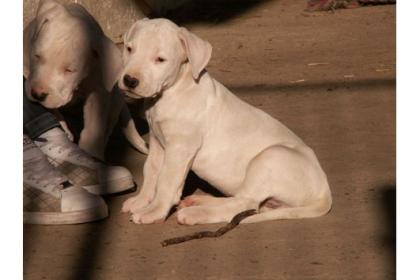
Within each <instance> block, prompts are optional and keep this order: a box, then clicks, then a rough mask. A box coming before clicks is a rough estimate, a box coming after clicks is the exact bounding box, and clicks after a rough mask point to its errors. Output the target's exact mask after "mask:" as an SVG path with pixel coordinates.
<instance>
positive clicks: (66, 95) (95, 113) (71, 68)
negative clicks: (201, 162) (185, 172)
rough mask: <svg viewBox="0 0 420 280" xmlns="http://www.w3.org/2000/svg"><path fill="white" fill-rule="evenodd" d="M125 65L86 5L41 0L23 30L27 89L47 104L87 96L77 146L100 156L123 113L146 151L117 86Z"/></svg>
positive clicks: (133, 138) (130, 135) (131, 136)
mask: <svg viewBox="0 0 420 280" xmlns="http://www.w3.org/2000/svg"><path fill="white" fill-rule="evenodd" d="M121 66H122V58H121V52H120V51H119V49H118V48H117V47H116V46H115V45H114V43H113V42H112V41H111V40H110V39H108V38H107V37H106V36H105V35H104V33H103V31H102V29H101V27H100V26H99V25H98V23H97V22H96V21H95V19H94V18H93V17H92V16H91V15H90V14H89V13H88V12H87V11H86V10H85V9H84V8H83V7H82V6H80V5H77V4H71V5H68V6H63V5H61V4H58V3H56V2H55V1H52V0H43V1H40V4H39V6H38V11H37V15H36V17H35V18H34V19H33V20H32V21H31V22H30V24H29V25H28V26H27V27H26V28H25V30H24V76H25V77H26V78H27V80H26V83H25V91H26V94H27V96H28V98H29V99H30V100H32V101H37V102H39V103H41V104H42V105H43V106H44V107H46V108H49V109H56V108H60V107H62V106H64V105H67V104H69V103H71V102H72V101H75V100H83V101H84V107H83V109H84V112H83V115H84V116H83V117H84V129H83V130H82V132H81V134H80V141H79V146H80V147H81V148H82V149H84V150H85V151H87V152H89V153H90V154H91V155H93V156H96V157H98V158H103V156H104V149H105V145H106V143H107V139H108V136H109V134H110V133H111V132H112V129H113V127H114V125H115V123H116V122H117V120H118V118H119V115H120V114H121V123H122V129H123V133H124V134H125V135H126V137H127V139H128V140H129V141H130V142H131V144H133V146H134V147H135V148H137V149H138V150H140V151H141V152H144V153H147V146H146V143H145V142H144V140H143V139H142V138H141V137H140V135H139V134H138V132H137V130H136V128H135V125H134V122H133V120H132V118H131V116H130V113H129V111H128V108H127V105H126V104H125V102H124V97H123V95H122V93H121V91H119V89H118V88H117V87H113V86H114V85H115V83H116V81H117V79H118V74H119V71H120V70H121ZM62 124H63V123H62ZM63 128H64V129H65V130H66V132H67V133H68V134H71V133H70V132H69V130H68V129H66V126H64V127H63Z"/></svg>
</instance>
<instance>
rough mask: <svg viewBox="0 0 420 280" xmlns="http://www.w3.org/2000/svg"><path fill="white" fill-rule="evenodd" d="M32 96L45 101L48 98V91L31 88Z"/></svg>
mask: <svg viewBox="0 0 420 280" xmlns="http://www.w3.org/2000/svg"><path fill="white" fill-rule="evenodd" d="M31 96H32V98H33V99H35V100H36V101H39V102H42V101H44V100H45V99H46V98H47V96H48V93H46V92H37V91H35V90H31Z"/></svg>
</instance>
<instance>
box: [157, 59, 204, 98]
mask: <svg viewBox="0 0 420 280" xmlns="http://www.w3.org/2000/svg"><path fill="white" fill-rule="evenodd" d="M206 75H208V73H207V70H205V69H204V70H203V72H202V73H201V75H200V77H199V78H198V79H197V80H196V79H194V78H193V75H192V70H191V65H190V63H189V62H186V63H184V64H182V65H181V69H180V71H179V73H178V77H177V79H176V81H175V83H174V84H173V85H172V86H171V87H170V88H168V89H166V90H165V91H166V92H188V91H189V90H190V89H193V88H194V87H197V86H199V84H200V81H201V79H202V78H203V77H204V76H206Z"/></svg>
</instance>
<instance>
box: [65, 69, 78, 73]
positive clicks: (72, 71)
mask: <svg viewBox="0 0 420 280" xmlns="http://www.w3.org/2000/svg"><path fill="white" fill-rule="evenodd" d="M75 71H76V70H74V69H71V68H66V69H64V72H65V73H74V72H75Z"/></svg>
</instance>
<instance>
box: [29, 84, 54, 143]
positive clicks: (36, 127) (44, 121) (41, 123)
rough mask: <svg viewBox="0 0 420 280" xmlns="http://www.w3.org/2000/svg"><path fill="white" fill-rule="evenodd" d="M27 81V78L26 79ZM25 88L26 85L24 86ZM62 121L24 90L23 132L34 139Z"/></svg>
mask: <svg viewBox="0 0 420 280" xmlns="http://www.w3.org/2000/svg"><path fill="white" fill-rule="evenodd" d="M24 83H25V79H24ZM24 88H25V87H24ZM59 126H60V123H59V122H58V120H57V119H56V118H55V116H54V115H53V114H52V113H51V112H49V111H48V110H47V109H45V108H44V107H42V105H40V104H38V103H35V102H32V101H30V100H29V99H28V97H27V96H26V94H25V90H24V91H23V132H24V133H25V134H27V135H28V136H29V137H30V138H32V139H34V138H36V137H38V136H39V135H41V134H42V133H44V132H45V131H47V130H50V129H51V128H54V127H59Z"/></svg>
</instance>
